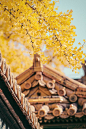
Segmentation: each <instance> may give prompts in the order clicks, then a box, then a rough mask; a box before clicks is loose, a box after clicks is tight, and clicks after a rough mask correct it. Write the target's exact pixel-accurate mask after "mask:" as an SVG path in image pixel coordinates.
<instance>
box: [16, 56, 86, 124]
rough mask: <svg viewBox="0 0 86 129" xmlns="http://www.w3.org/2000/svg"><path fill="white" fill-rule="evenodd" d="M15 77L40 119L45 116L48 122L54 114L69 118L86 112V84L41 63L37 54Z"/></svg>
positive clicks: (52, 118)
mask: <svg viewBox="0 0 86 129" xmlns="http://www.w3.org/2000/svg"><path fill="white" fill-rule="evenodd" d="M16 79H17V82H18V84H20V86H21V89H22V92H23V93H24V94H25V96H26V97H27V99H28V101H29V102H30V103H31V104H32V105H33V106H34V108H35V112H36V115H37V117H39V121H40V122H42V123H43V120H42V118H44V123H45V121H49V120H54V119H55V117H58V118H59V119H61V120H62V119H64V118H65V119H66V120H68V119H67V118H70V117H71V119H73V117H75V118H76V119H77V118H82V116H84V115H86V113H85V110H86V85H84V84H82V83H79V82H77V81H75V80H73V79H70V78H68V77H66V76H65V75H62V74H61V73H59V72H58V71H56V70H54V69H52V68H50V67H48V66H45V65H43V66H42V65H41V63H40V57H39V55H38V54H36V55H35V56H34V61H33V66H32V67H31V68H30V69H28V70H26V71H25V72H24V73H22V74H20V75H19V76H18V77H16ZM54 121H55V120H54ZM68 121H69V120H68Z"/></svg>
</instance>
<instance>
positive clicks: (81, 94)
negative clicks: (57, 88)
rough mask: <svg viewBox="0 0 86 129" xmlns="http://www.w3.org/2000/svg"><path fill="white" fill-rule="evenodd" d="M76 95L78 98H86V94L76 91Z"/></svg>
mask: <svg viewBox="0 0 86 129" xmlns="http://www.w3.org/2000/svg"><path fill="white" fill-rule="evenodd" d="M75 93H76V95H77V96H78V97H82V98H86V92H80V91H76V92H75Z"/></svg>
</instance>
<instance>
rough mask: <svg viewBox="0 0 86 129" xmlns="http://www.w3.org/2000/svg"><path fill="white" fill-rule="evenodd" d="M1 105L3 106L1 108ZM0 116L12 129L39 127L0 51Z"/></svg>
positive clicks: (36, 128)
mask: <svg viewBox="0 0 86 129" xmlns="http://www.w3.org/2000/svg"><path fill="white" fill-rule="evenodd" d="M2 107H3V108H2ZM0 115H1V116H0V117H2V118H3V119H5V121H6V122H7V124H8V125H9V127H10V128H12V129H15V128H16V129H27V128H29V129H32V128H33V129H41V127H40V123H39V122H38V118H37V117H36V115H35V113H33V110H32V108H31V104H30V103H29V102H28V100H27V98H25V95H24V94H23V93H22V92H21V87H20V86H19V85H18V84H17V81H16V80H15V79H14V77H13V74H12V73H11V72H10V67H9V66H8V65H7V64H6V61H5V59H3V58H2V55H1V52H0Z"/></svg>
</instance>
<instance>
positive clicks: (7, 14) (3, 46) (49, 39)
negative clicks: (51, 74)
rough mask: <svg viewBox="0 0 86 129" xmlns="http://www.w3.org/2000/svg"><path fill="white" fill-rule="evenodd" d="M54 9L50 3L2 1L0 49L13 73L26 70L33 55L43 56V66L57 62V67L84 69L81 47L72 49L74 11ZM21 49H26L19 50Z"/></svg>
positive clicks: (17, 0)
mask: <svg viewBox="0 0 86 129" xmlns="http://www.w3.org/2000/svg"><path fill="white" fill-rule="evenodd" d="M54 6H55V2H54V1H53V2H52V3H51V0H28V1H27V0H2V1H1V2H0V50H1V52H2V54H3V56H4V57H5V58H6V60H7V63H8V64H10V66H11V69H12V71H13V72H16V73H21V72H22V71H24V70H25V69H27V68H28V67H29V66H30V65H31V63H32V56H33V54H34V53H39V54H40V55H41V60H42V62H43V63H49V61H50V60H51V61H54V64H55V66H56V68H57V67H58V66H59V65H61V64H63V65H65V66H68V65H70V66H73V68H74V69H76V68H80V67H81V65H80V62H82V61H83V60H84V59H85V57H86V55H85V54H84V53H82V49H83V48H82V47H80V48H79V49H77V47H75V48H73V43H74V41H75V38H74V37H75V36H76V34H75V31H74V29H76V27H75V26H74V25H71V20H73V18H72V12H73V11H72V10H70V11H69V10H67V13H62V12H60V13H57V12H56V11H55V9H54ZM56 9H58V8H56ZM84 41H85V40H84ZM79 44H80V43H79ZM44 45H45V46H46V49H47V50H46V49H44V48H43V46H44ZM18 46H22V47H23V48H21V49H20V48H19V49H16V48H17V47H18ZM43 49H44V50H43ZM50 51H51V52H50ZM25 53H27V54H28V56H26V55H25ZM51 54H52V56H51ZM52 59H54V60H52ZM57 61H58V62H57ZM77 66H78V67H77Z"/></svg>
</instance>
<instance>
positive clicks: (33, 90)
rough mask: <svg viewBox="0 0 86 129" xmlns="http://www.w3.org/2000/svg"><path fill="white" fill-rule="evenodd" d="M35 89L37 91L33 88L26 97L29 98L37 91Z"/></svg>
mask: <svg viewBox="0 0 86 129" xmlns="http://www.w3.org/2000/svg"><path fill="white" fill-rule="evenodd" d="M37 89H38V87H35V88H33V89H31V91H30V93H29V95H28V97H31V96H32V95H33V94H34V93H35V92H36V91H37Z"/></svg>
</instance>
